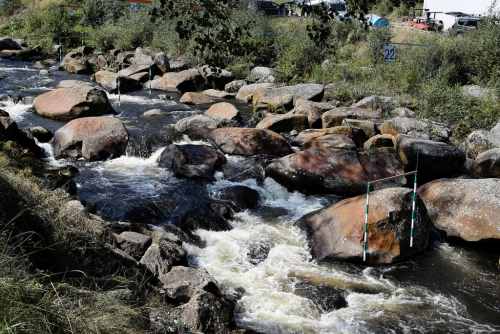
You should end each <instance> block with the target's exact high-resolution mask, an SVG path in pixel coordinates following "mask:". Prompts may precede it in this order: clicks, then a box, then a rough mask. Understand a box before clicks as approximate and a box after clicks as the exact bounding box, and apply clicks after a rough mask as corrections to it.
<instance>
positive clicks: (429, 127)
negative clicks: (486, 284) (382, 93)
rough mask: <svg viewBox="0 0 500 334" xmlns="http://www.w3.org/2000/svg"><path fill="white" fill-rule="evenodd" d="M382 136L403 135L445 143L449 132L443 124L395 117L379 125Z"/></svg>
mask: <svg viewBox="0 0 500 334" xmlns="http://www.w3.org/2000/svg"><path fill="white" fill-rule="evenodd" d="M379 129H380V132H381V133H382V134H389V135H393V136H397V135H398V134H405V135H409V136H412V137H416V138H422V139H427V140H434V141H439V142H445V141H447V140H448V138H449V137H450V135H451V130H450V129H449V128H448V127H447V126H446V125H445V124H443V123H437V122H433V121H429V120H427V119H421V120H420V119H415V118H401V117H397V118H394V119H392V120H390V121H387V122H385V123H383V124H382V125H380V127H379Z"/></svg>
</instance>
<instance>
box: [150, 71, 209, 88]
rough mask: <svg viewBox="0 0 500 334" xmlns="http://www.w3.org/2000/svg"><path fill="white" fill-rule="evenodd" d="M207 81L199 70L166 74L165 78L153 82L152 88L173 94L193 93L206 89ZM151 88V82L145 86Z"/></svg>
mask: <svg viewBox="0 0 500 334" xmlns="http://www.w3.org/2000/svg"><path fill="white" fill-rule="evenodd" d="M205 85H206V79H205V78H204V77H203V75H201V73H200V72H199V71H198V70H197V69H190V70H185V71H181V72H169V73H165V74H164V75H163V77H161V78H158V79H155V80H153V81H151V88H152V89H158V90H165V91H172V92H181V93H184V92H193V91H198V90H200V89H201V88H203V87H205ZM144 87H146V88H149V82H146V83H145V84H144Z"/></svg>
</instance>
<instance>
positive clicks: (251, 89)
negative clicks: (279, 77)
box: [236, 83, 274, 102]
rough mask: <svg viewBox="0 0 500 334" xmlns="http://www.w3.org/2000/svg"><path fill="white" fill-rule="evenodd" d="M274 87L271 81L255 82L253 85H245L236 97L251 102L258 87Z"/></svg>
mask: <svg viewBox="0 0 500 334" xmlns="http://www.w3.org/2000/svg"><path fill="white" fill-rule="evenodd" d="M269 87H274V85H273V84H271V83H262V84H253V85H243V86H241V88H240V89H239V90H238V94H236V98H237V99H238V100H241V101H245V102H250V101H252V100H253V94H254V93H255V91H256V90H258V89H263V88H269Z"/></svg>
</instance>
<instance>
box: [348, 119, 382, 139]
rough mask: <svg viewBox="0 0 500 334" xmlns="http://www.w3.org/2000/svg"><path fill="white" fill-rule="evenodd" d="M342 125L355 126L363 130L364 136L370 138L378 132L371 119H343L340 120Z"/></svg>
mask: <svg viewBox="0 0 500 334" xmlns="http://www.w3.org/2000/svg"><path fill="white" fill-rule="evenodd" d="M342 125H343V126H348V127H356V128H360V129H361V130H363V132H364V133H365V135H366V137H368V138H371V137H373V136H375V135H376V134H377V132H378V128H377V126H376V125H375V123H374V122H373V121H368V120H359V119H348V118H346V119H344V120H343V121H342Z"/></svg>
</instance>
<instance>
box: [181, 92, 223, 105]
mask: <svg viewBox="0 0 500 334" xmlns="http://www.w3.org/2000/svg"><path fill="white" fill-rule="evenodd" d="M179 101H180V102H181V103H184V104H209V103H214V100H212V99H211V98H210V97H208V96H207V95H204V94H200V93H194V92H187V93H184V95H182V97H181V99H180V100H179Z"/></svg>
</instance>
